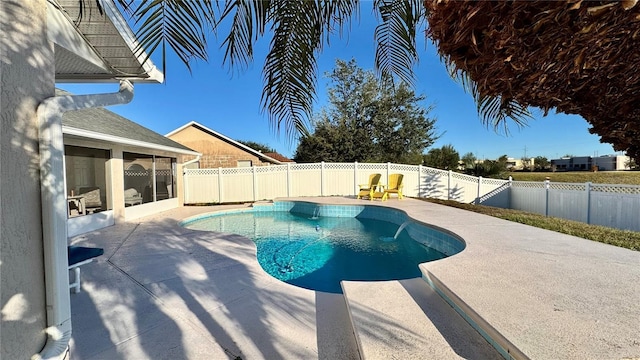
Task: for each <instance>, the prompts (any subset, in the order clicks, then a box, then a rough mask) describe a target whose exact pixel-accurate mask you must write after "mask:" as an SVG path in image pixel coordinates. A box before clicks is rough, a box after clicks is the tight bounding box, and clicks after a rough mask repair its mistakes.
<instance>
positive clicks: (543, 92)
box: [424, 0, 640, 158]
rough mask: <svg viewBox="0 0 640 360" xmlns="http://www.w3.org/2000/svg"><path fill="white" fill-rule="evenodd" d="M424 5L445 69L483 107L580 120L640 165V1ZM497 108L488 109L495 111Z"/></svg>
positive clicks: (433, 0)
mask: <svg viewBox="0 0 640 360" xmlns="http://www.w3.org/2000/svg"><path fill="white" fill-rule="evenodd" d="M424 5H425V7H426V8H427V20H428V22H429V30H428V36H429V37H430V38H431V39H432V40H433V41H434V42H435V43H436V45H437V47H438V51H439V53H440V55H441V56H442V57H443V59H444V61H445V63H446V64H447V65H448V66H449V67H450V68H451V69H454V70H455V71H457V72H461V73H464V74H466V75H465V76H468V77H469V78H470V79H471V80H472V81H473V82H474V83H475V86H476V87H477V91H478V94H479V96H480V97H479V98H480V99H484V98H487V97H498V98H500V99H501V100H500V103H501V104H504V103H505V101H507V102H515V103H517V104H519V105H520V108H524V109H526V108H527V107H529V106H533V107H538V108H541V109H543V110H544V111H545V113H546V112H548V111H549V110H551V109H555V110H556V111H558V112H563V113H567V114H579V115H581V116H582V117H584V118H585V120H587V122H588V123H589V124H591V125H592V129H591V130H590V131H591V132H593V133H595V134H598V135H600V136H601V141H602V142H608V143H611V144H613V147H614V149H616V150H624V151H627V153H628V154H629V155H631V156H633V157H635V158H640V144H638V140H637V139H638V138H639V135H640V106H639V105H638V104H640V72H638V71H636V69H635V68H636V66H637V64H640V6H636V1H623V2H610V1H589V2H586V1H585V2H583V1H576V0H568V1H564V2H562V1H447V0H426V1H425V2H424ZM505 99H506V100H505ZM496 101H497V100H492V101H491V102H487V103H486V104H485V105H484V106H487V107H488V109H490V110H495V109H496V104H497V102H496ZM479 106H483V105H482V104H481V103H479Z"/></svg>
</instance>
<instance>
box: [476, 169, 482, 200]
mask: <svg viewBox="0 0 640 360" xmlns="http://www.w3.org/2000/svg"><path fill="white" fill-rule="evenodd" d="M481 187H482V176H478V196H477V197H476V205H478V204H480V188H481Z"/></svg>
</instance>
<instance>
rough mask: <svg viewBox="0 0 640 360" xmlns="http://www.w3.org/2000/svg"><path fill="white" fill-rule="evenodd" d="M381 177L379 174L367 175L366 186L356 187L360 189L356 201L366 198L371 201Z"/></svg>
mask: <svg viewBox="0 0 640 360" xmlns="http://www.w3.org/2000/svg"><path fill="white" fill-rule="evenodd" d="M381 177H382V175H380V174H371V175H369V183H368V184H363V185H358V186H359V187H360V190H359V192H358V196H357V198H358V199H362V198H363V197H368V198H369V200H372V199H373V193H374V192H375V191H376V189H377V188H378V185H380V178H381Z"/></svg>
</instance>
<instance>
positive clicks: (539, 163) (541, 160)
mask: <svg viewBox="0 0 640 360" xmlns="http://www.w3.org/2000/svg"><path fill="white" fill-rule="evenodd" d="M534 164H535V167H536V170H546V169H548V168H549V166H551V163H550V162H549V159H547V158H546V157H544V156H536V158H535V159H534Z"/></svg>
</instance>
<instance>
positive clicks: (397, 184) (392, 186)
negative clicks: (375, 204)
mask: <svg viewBox="0 0 640 360" xmlns="http://www.w3.org/2000/svg"><path fill="white" fill-rule="evenodd" d="M403 177H404V175H402V174H391V175H389V183H388V185H387V186H386V188H385V189H384V195H383V196H382V200H383V201H384V200H386V199H387V198H388V197H389V194H397V195H398V200H400V199H402V197H403V196H402V178H403Z"/></svg>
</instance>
